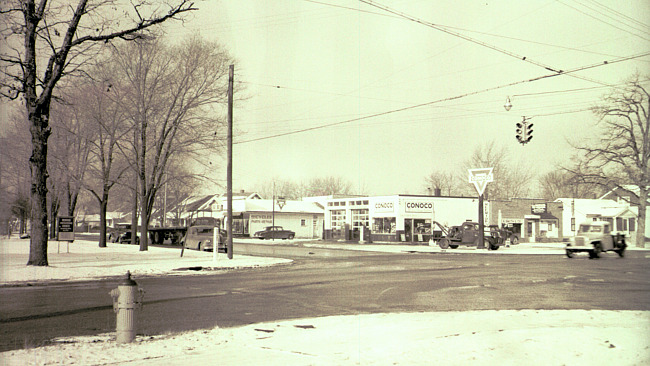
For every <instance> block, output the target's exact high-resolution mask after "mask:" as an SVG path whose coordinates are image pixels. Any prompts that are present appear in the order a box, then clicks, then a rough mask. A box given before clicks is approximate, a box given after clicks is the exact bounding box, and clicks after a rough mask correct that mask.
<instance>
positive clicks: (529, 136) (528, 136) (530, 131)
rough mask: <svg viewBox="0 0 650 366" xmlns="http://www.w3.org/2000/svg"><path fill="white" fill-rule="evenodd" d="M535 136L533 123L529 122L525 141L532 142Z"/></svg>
mask: <svg viewBox="0 0 650 366" xmlns="http://www.w3.org/2000/svg"><path fill="white" fill-rule="evenodd" d="M532 138H533V124H532V123H531V124H529V125H527V126H526V140H524V143H527V142H530V140H531V139H532Z"/></svg>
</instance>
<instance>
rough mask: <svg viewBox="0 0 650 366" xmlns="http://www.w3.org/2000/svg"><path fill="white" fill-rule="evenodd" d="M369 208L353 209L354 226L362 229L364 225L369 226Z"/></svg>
mask: <svg viewBox="0 0 650 366" xmlns="http://www.w3.org/2000/svg"><path fill="white" fill-rule="evenodd" d="M368 225H369V222H368V209H362V210H352V228H353V229H360V228H361V227H362V226H365V227H368Z"/></svg>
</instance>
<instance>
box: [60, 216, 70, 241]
mask: <svg viewBox="0 0 650 366" xmlns="http://www.w3.org/2000/svg"><path fill="white" fill-rule="evenodd" d="M57 221H58V224H57V236H56V240H58V241H74V217H73V216H59V217H57Z"/></svg>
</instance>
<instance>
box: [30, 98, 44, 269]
mask: <svg viewBox="0 0 650 366" xmlns="http://www.w3.org/2000/svg"><path fill="white" fill-rule="evenodd" d="M28 109H29V121H30V122H31V128H30V130H31V133H32V156H31V157H30V158H29V165H30V170H31V176H32V187H31V192H30V193H31V233H30V243H29V261H28V262H27V265H28V266H47V265H48V262H47V232H48V230H47V140H48V138H49V136H50V128H49V126H48V115H49V105H48V106H46V107H43V106H42V105H39V106H36V107H32V106H28Z"/></svg>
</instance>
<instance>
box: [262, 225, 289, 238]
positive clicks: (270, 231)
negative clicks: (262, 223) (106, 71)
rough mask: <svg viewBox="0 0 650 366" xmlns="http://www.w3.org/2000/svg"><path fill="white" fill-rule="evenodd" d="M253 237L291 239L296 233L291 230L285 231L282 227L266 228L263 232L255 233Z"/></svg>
mask: <svg viewBox="0 0 650 366" xmlns="http://www.w3.org/2000/svg"><path fill="white" fill-rule="evenodd" d="M253 236H254V237H256V238H259V239H262V240H264V239H293V238H294V237H295V236H296V233H295V232H293V231H291V230H285V229H283V228H282V226H267V227H266V228H265V229H264V230H260V231H258V232H256V233H255V234H254V235H253Z"/></svg>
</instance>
